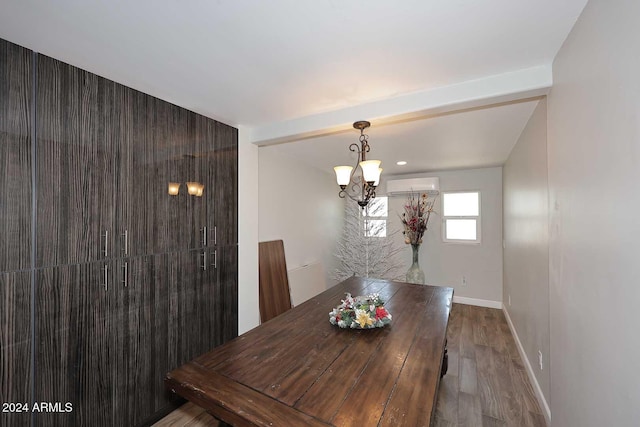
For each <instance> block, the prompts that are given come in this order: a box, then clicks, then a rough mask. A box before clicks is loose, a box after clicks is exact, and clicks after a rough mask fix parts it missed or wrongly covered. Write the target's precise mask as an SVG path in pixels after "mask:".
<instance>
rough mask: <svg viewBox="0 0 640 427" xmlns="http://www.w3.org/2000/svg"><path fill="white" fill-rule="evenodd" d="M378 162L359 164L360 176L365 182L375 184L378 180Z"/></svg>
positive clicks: (369, 161)
mask: <svg viewBox="0 0 640 427" xmlns="http://www.w3.org/2000/svg"><path fill="white" fill-rule="evenodd" d="M380 163H381V162H380V160H365V161H364V162H360V167H361V168H362V175H364V180H365V181H366V182H376V181H377V180H378V179H380Z"/></svg>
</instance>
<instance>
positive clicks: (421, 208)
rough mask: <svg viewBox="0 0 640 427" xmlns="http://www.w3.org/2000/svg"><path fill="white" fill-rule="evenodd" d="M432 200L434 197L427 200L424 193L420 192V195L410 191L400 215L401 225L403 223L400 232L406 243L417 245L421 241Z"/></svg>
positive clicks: (427, 197)
mask: <svg viewBox="0 0 640 427" xmlns="http://www.w3.org/2000/svg"><path fill="white" fill-rule="evenodd" d="M434 202H435V199H431V200H429V196H428V195H427V194H426V193H422V194H421V195H420V196H418V195H417V194H415V193H411V194H410V195H409V197H407V202H406V203H405V205H404V213H403V214H402V217H401V220H402V225H404V231H403V232H402V234H404V242H405V243H406V244H411V245H419V244H421V243H422V236H424V233H425V232H426V231H427V225H428V224H429V218H430V217H431V212H433V203H434Z"/></svg>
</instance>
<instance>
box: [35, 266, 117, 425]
mask: <svg viewBox="0 0 640 427" xmlns="http://www.w3.org/2000/svg"><path fill="white" fill-rule="evenodd" d="M105 267H106V268H107V271H106V273H107V275H108V282H107V283H108V286H107V287H106V288H105V286H104V279H105V270H104V268H105ZM113 272H114V266H113V264H112V263H102V262H96V263H90V264H82V265H66V266H59V267H52V268H45V269H41V270H38V271H37V279H36V280H37V282H36V283H37V285H38V292H37V303H36V309H37V312H36V344H35V349H36V366H37V370H36V382H35V384H36V386H35V397H36V399H35V400H36V402H62V404H63V405H64V404H66V403H67V402H68V403H70V404H71V405H72V407H73V410H72V411H71V412H66V413H39V414H36V421H37V425H46V426H58V425H60V426H73V425H76V426H85V425H91V426H111V425H114V411H113V396H114V393H115V392H116V384H115V383H114V379H115V375H114V372H115V366H116V363H115V362H116V355H117V352H118V351H119V349H118V348H117V347H116V345H115V335H114V329H113V323H114V318H113V316H112V313H113V311H114V305H115V304H116V301H115V298H113V295H114V289H113V287H114V280H113V274H112V273H113Z"/></svg>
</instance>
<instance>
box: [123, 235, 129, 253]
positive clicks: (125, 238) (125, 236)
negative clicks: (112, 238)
mask: <svg viewBox="0 0 640 427" xmlns="http://www.w3.org/2000/svg"><path fill="white" fill-rule="evenodd" d="M122 236H123V237H124V255H125V256H127V255H129V232H128V230H124V233H122Z"/></svg>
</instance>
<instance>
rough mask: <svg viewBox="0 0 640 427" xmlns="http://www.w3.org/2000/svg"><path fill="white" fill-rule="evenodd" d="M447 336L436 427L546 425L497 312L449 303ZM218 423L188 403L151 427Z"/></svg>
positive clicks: (201, 426)
mask: <svg viewBox="0 0 640 427" xmlns="http://www.w3.org/2000/svg"><path fill="white" fill-rule="evenodd" d="M447 338H448V342H449V345H448V348H449V371H448V373H447V375H445V376H444V377H443V378H442V380H441V382H440V391H439V395H438V403H437V407H436V419H435V423H434V424H435V426H437V427H445V426H446V427H453V426H455V427H462V426H469V427H512V426H513V427H544V426H546V424H545V419H544V416H543V415H542V411H541V410H540V407H539V406H538V402H537V400H536V397H535V394H534V391H533V388H532V387H531V383H530V382H529V378H528V376H527V372H526V370H525V368H524V365H523V363H522V360H521V359H520V355H519V353H518V349H517V348H516V343H515V341H514V339H513V336H512V335H511V331H510V330H509V326H508V325H507V321H506V319H505V317H504V314H503V313H502V311H501V310H497V309H492V308H484V307H476V306H471V305H463V304H453V307H452V309H451V318H450V320H449V330H448V333H447ZM217 425H218V423H217V421H215V420H214V419H213V417H211V416H210V415H208V414H207V413H206V412H204V410H202V409H201V408H199V407H198V406H195V405H193V404H191V403H187V404H186V405H184V406H182V407H180V408H179V409H178V410H176V411H174V412H172V413H171V414H169V415H168V416H167V417H165V418H164V419H162V420H161V421H160V422H158V423H157V424H155V425H154V427H167V426H174V427H186V426H189V427H205V426H206V427H214V426H217Z"/></svg>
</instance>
